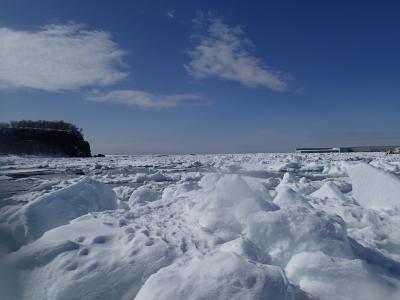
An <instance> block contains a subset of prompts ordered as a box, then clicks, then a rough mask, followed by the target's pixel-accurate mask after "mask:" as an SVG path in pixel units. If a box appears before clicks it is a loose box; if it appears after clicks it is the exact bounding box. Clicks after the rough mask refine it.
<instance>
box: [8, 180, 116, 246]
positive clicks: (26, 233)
mask: <svg viewBox="0 0 400 300" xmlns="http://www.w3.org/2000/svg"><path fill="white" fill-rule="evenodd" d="M116 208H117V200H116V196H115V193H114V192H113V191H112V190H111V189H110V188H109V187H107V186H106V185H105V184H103V183H101V182H98V181H95V180H92V179H90V178H84V179H82V180H81V181H79V182H77V183H75V184H72V185H71V186H69V187H66V188H63V189H61V190H58V191H56V192H53V193H50V194H47V195H45V196H42V197H39V198H37V199H36V200H34V201H32V202H30V203H28V204H26V205H25V206H23V207H22V208H21V209H20V210H18V211H17V212H16V213H14V214H13V215H11V216H10V217H9V218H8V220H7V221H8V223H9V224H10V225H11V231H12V235H13V236H14V239H15V240H16V241H17V242H18V243H19V244H21V245H23V244H26V243H28V242H30V241H32V240H36V239H38V238H39V237H41V236H42V235H43V234H44V233H45V232H46V231H48V230H50V229H52V228H55V227H58V226H61V225H64V224H67V223H69V221H71V220H73V219H75V218H77V217H79V216H82V215H84V214H87V213H89V212H96V211H104V210H111V209H116Z"/></svg>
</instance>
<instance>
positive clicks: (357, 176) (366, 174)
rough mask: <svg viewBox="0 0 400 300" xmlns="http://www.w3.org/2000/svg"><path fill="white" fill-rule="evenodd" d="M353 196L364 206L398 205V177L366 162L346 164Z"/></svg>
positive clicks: (399, 185)
mask: <svg viewBox="0 0 400 300" xmlns="http://www.w3.org/2000/svg"><path fill="white" fill-rule="evenodd" d="M345 166H346V170H347V173H348V174H349V176H350V179H351V183H352V185H353V197H354V198H355V199H356V200H357V201H358V202H359V203H360V204H361V205H362V206H364V207H366V208H385V207H394V206H400V179H399V178H397V177H396V176H395V175H393V174H391V173H389V172H386V171H383V170H381V169H377V168H375V167H373V166H371V165H369V164H366V163H357V164H350V163H347V164H346V165H345Z"/></svg>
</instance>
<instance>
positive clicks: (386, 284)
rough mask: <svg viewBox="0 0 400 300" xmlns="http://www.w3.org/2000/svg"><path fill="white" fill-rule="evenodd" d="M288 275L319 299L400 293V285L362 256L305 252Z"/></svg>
mask: <svg viewBox="0 0 400 300" xmlns="http://www.w3.org/2000/svg"><path fill="white" fill-rule="evenodd" d="M285 271H286V274H287V276H288V278H289V279H290V280H291V281H292V282H295V283H297V284H299V286H300V288H301V289H302V290H304V291H306V292H308V293H310V294H312V295H313V296H316V297H318V299H326V300H344V299H364V300H376V299H388V300H395V299H398V298H397V297H398V296H399V292H398V288H396V286H395V285H394V284H393V283H392V282H391V281H390V280H389V279H387V278H385V276H380V275H379V274H376V273H374V271H373V270H372V269H371V268H370V267H368V265H367V264H366V263H365V262H363V261H362V260H360V259H346V258H339V257H329V256H327V255H325V254H323V253H322V252H319V251H317V252H302V253H299V254H297V255H295V256H293V257H292V259H291V260H290V262H289V263H288V265H287V266H286V268H285Z"/></svg>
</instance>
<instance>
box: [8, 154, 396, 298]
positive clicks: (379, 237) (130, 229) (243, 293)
mask: <svg viewBox="0 0 400 300" xmlns="http://www.w3.org/2000/svg"><path fill="white" fill-rule="evenodd" d="M0 299H7V300H8V299H10V300H13V299H63V300H64V299H65V300H66V299H71V300H72V299H138V300H139V299H140V300H143V299H145V300H148V299H149V300H151V299H157V300H158V299H160V300H161V299H165V300H167V299H173V300H175V299H182V300H183V299H198V300H200V299H271V300H272V299H274V300H283V299H285V300H286V299H293V300H296V299H297V300H314V299H322V300H323V299H327V300H333V299H335V300H336V299H343V300H345V299H367V300H369V299H371V300H373V299H389V300H395V299H400V156H399V155H386V154H384V153H358V154H349V153H347V154H345V153H342V154H340V153H332V154H303V155H297V154H225V155H175V156H165V155H158V156H106V157H104V158H44V157H18V156H2V157H0Z"/></svg>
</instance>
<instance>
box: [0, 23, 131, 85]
mask: <svg viewBox="0 0 400 300" xmlns="http://www.w3.org/2000/svg"><path fill="white" fill-rule="evenodd" d="M124 55H125V51H123V50H121V49H120V48H119V47H118V45H117V44H116V43H114V42H113V41H112V40H111V36H110V34H109V33H107V32H105V31H89V30H86V29H85V28H84V27H83V26H82V25H77V24H68V25H54V24H52V25H47V26H44V27H42V28H40V29H39V30H37V31H19V30H14V29H10V28H6V27H0V88H9V87H13V88H33V89H41V90H47V91H59V90H74V89H79V88H81V87H85V86H103V85H108V84H112V83H115V82H116V81H119V80H121V79H123V78H125V77H126V76H127V75H128V74H127V73H126V72H125V71H123V70H122V68H121V67H122V66H123V62H122V58H123V56H124Z"/></svg>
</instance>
